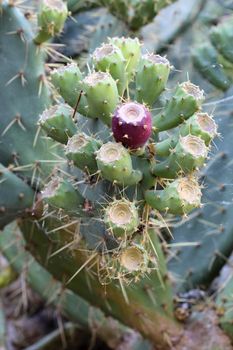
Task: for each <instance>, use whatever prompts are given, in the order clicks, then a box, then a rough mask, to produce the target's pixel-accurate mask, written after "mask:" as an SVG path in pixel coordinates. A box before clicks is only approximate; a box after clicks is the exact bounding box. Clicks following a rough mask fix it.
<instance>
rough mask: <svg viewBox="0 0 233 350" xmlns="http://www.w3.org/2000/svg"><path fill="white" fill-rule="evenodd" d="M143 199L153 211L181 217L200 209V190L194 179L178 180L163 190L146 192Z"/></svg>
mask: <svg viewBox="0 0 233 350" xmlns="http://www.w3.org/2000/svg"><path fill="white" fill-rule="evenodd" d="M145 199H146V202H147V203H148V204H149V205H150V206H151V207H152V208H154V209H157V210H159V211H166V212H168V213H171V214H175V215H182V214H188V213H189V212H190V211H192V210H193V209H194V208H198V207H200V203H201V190H200V187H199V185H198V183H197V181H196V180H195V179H192V178H180V179H177V180H175V181H173V182H172V183H170V184H169V185H168V186H167V187H166V188H165V189H164V190H157V191H153V190H148V191H146V193H145Z"/></svg>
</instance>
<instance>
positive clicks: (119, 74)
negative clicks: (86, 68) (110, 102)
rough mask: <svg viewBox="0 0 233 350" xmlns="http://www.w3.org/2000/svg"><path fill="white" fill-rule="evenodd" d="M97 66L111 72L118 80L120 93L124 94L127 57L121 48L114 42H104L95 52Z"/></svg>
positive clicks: (98, 68) (94, 58)
mask: <svg viewBox="0 0 233 350" xmlns="http://www.w3.org/2000/svg"><path fill="white" fill-rule="evenodd" d="M93 61H94V65H95V68H96V69H97V70H99V71H102V72H109V73H110V74H111V76H112V77H113V78H114V79H115V80H116V81H117V87H118V92H119V95H120V96H122V95H123V94H124V90H125V88H126V84H127V75H126V68H125V66H126V65H125V61H126V60H125V58H124V56H123V54H122V52H121V50H120V49H119V48H118V47H117V46H115V45H112V44H103V45H102V46H101V47H99V48H97V49H96V50H95V51H94V53H93Z"/></svg>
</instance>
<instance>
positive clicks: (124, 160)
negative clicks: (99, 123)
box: [96, 142, 142, 186]
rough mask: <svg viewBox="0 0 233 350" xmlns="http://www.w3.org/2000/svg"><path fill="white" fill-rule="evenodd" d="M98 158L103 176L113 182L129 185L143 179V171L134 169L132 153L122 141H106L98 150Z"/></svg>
mask: <svg viewBox="0 0 233 350" xmlns="http://www.w3.org/2000/svg"><path fill="white" fill-rule="evenodd" d="M96 160H97V165H98V169H99V170H100V171H101V174H102V176H103V177H104V178H105V179H106V180H109V181H111V182H113V183H117V184H119V185H125V186H128V185H130V184H136V183H138V182H139V181H141V179H142V173H141V172H140V171H139V170H138V171H137V170H133V166H132V160H131V157H130V154H129V152H128V151H127V149H126V148H124V147H123V146H122V145H121V144H120V143H115V142H108V143H105V144H104V145H103V146H102V147H101V148H100V149H99V151H98V152H97V156H96Z"/></svg>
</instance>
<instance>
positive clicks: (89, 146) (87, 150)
mask: <svg viewBox="0 0 233 350" xmlns="http://www.w3.org/2000/svg"><path fill="white" fill-rule="evenodd" d="M100 146H101V143H100V142H99V141H97V140H96V139H94V138H93V137H90V136H88V135H86V134H85V133H78V134H75V135H74V136H73V137H71V138H70V139H69V141H68V143H67V146H66V157H67V158H68V159H69V160H72V161H73V162H74V165H75V166H76V167H77V168H79V169H81V170H83V171H86V172H87V173H88V174H94V173H96V172H97V170H98V167H97V163H96V154H95V153H96V151H98V149H99V148H100Z"/></svg>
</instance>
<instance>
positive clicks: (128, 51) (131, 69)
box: [109, 37, 141, 81]
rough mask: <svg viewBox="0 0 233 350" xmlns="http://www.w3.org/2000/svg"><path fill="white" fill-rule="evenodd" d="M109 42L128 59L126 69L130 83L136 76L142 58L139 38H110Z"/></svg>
mask: <svg viewBox="0 0 233 350" xmlns="http://www.w3.org/2000/svg"><path fill="white" fill-rule="evenodd" d="M109 42H110V43H111V44H113V45H115V46H117V47H118V48H119V49H120V50H121V52H122V54H123V56H124V58H125V59H126V68H125V69H126V72H127V74H128V81H130V80H131V79H132V77H133V75H134V74H135V71H136V69H137V66H138V63H139V60H140V56H141V44H140V42H139V40H138V38H134V39H132V38H124V37H122V38H110V39H109Z"/></svg>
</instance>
